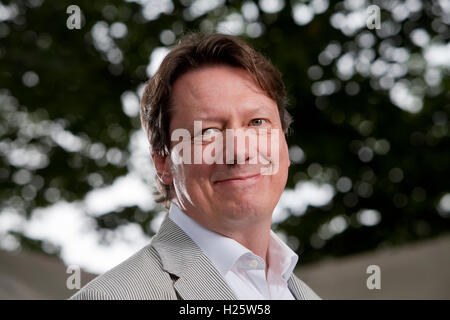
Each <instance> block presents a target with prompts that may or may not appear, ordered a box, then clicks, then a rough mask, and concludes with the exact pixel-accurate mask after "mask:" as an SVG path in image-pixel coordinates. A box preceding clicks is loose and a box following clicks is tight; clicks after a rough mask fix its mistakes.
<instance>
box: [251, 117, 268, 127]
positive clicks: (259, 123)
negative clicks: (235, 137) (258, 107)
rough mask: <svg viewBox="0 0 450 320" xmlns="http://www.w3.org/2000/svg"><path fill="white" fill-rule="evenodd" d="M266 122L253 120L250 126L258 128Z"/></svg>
mask: <svg viewBox="0 0 450 320" xmlns="http://www.w3.org/2000/svg"><path fill="white" fill-rule="evenodd" d="M266 122H267V121H266V120H265V119H253V120H252V121H250V124H251V125H252V126H255V127H260V126H262V125H263V124H264V123H266Z"/></svg>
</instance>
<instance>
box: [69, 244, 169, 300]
mask: <svg viewBox="0 0 450 320" xmlns="http://www.w3.org/2000/svg"><path fill="white" fill-rule="evenodd" d="M172 299H177V295H176V293H175V290H174V288H173V281H172V279H171V277H170V275H169V274H168V273H167V272H165V271H164V270H163V268H162V264H161V259H160V257H159V255H158V252H157V251H156V250H155V248H154V247H153V246H152V245H151V244H149V245H147V246H145V247H144V248H142V249H141V250H139V251H138V252H136V253H135V254H134V255H132V256H131V257H130V258H128V259H127V260H125V261H124V262H122V263H120V264H119V265H117V266H116V267H114V268H112V269H111V270H109V271H107V272H106V273H104V274H102V275H100V276H98V277H96V278H95V279H93V280H92V281H91V282H89V283H88V284H87V285H85V286H84V287H83V288H81V289H80V290H79V291H78V292H77V293H76V294H74V295H73V296H72V297H70V300H172Z"/></svg>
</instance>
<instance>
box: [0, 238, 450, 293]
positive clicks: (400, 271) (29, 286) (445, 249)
mask: <svg viewBox="0 0 450 320" xmlns="http://www.w3.org/2000/svg"><path fill="white" fill-rule="evenodd" d="M298 265H299V266H300V267H299V268H298V269H297V270H296V273H297V274H298V275H299V276H300V277H301V279H302V280H304V281H305V282H306V283H307V284H308V285H310V287H311V288H313V289H314V290H315V291H316V292H317V293H318V294H319V295H320V296H321V297H322V298H323V299H450V235H446V236H442V237H439V238H435V239H430V240H427V241H425V242H420V243H415V244H410V245H407V246H403V247H399V248H387V249H380V250H377V251H374V252H369V253H364V254H358V255H354V256H349V257H346V258H341V259H329V260H325V261H323V262H320V263H316V264H311V265H306V266H302V263H301V257H300V260H299V264H298ZM369 265H378V266H379V267H380V270H381V289H380V290H369V289H368V288H367V286H366V280H367V278H368V277H369V274H367V273H366V269H367V267H368V266H369ZM68 276H69V274H68V273H66V266H65V265H64V264H63V263H62V262H61V261H60V260H58V259H57V258H53V257H48V256H44V255H41V254H37V253H34V252H20V253H11V252H1V251H0V299H66V298H68V297H70V296H71V295H72V294H74V293H75V291H73V290H68V289H67V288H66V279H67V277H68ZM94 277H95V275H93V274H89V273H85V272H82V274H81V284H82V285H84V284H86V283H87V282H89V281H90V280H92V279H93V278H94Z"/></svg>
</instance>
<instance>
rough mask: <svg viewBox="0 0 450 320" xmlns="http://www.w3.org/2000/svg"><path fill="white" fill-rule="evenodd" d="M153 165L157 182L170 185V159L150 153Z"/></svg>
mask: <svg viewBox="0 0 450 320" xmlns="http://www.w3.org/2000/svg"><path fill="white" fill-rule="evenodd" d="M152 159H153V163H154V164H155V169H156V175H157V176H158V178H159V180H160V181H161V182H162V183H164V184H167V185H171V184H172V172H171V170H170V163H169V161H170V157H169V156H161V155H157V154H154V153H152Z"/></svg>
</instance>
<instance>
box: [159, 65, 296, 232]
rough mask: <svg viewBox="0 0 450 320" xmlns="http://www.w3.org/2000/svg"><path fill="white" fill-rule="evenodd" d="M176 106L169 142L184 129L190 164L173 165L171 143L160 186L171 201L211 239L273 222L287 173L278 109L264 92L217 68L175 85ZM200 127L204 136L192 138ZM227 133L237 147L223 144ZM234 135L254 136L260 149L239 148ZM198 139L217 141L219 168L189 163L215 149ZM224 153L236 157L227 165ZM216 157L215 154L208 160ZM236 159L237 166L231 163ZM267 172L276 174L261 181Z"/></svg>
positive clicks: (241, 73) (244, 77) (240, 73)
mask: <svg viewBox="0 0 450 320" xmlns="http://www.w3.org/2000/svg"><path fill="white" fill-rule="evenodd" d="M173 102H174V103H173V105H174V109H173V111H172V118H171V122H170V134H171V135H172V133H174V130H177V129H178V131H180V129H187V130H188V131H189V133H190V135H191V136H192V137H193V139H192V140H189V141H187V142H185V143H188V144H190V145H191V156H192V158H191V159H192V162H191V163H186V161H185V162H184V163H178V162H179V161H174V160H175V159H178V160H180V157H179V156H178V152H177V153H175V149H176V148H174V146H175V145H177V143H178V141H173V142H172V145H171V157H166V158H165V159H164V168H165V169H166V177H165V179H166V181H171V182H172V191H173V194H174V195H175V198H176V200H177V202H178V204H179V205H180V206H181V208H182V209H183V211H184V212H185V213H186V214H188V215H189V216H191V217H192V218H194V219H195V220H197V221H198V222H200V223H201V224H203V225H204V226H206V227H208V228H210V229H212V230H215V231H216V232H220V231H221V230H224V229H226V228H233V227H236V226H239V225H242V224H247V223H259V222H261V221H263V220H264V221H265V222H266V223H267V221H270V219H271V215H272V212H273V209H274V208H275V206H276V204H277V203H278V200H279V198H280V196H281V193H282V191H283V189H284V187H285V184H286V179H287V175H288V167H289V165H290V163H289V156H288V148H287V144H286V140H285V137H284V133H283V130H282V126H281V121H280V117H279V113H278V109H277V105H276V103H275V101H273V100H272V99H270V98H269V97H268V96H266V95H265V94H264V93H263V92H262V91H261V89H260V88H259V87H258V86H257V85H256V84H255V83H254V82H253V81H252V79H251V77H250V75H249V74H248V72H246V71H245V70H243V69H240V68H235V67H230V66H224V65H217V66H206V67H203V68H200V69H197V70H194V71H189V72H187V73H186V74H184V75H182V76H181V77H180V78H178V79H177V80H176V81H175V83H174V85H173ZM199 120H201V131H200V132H198V131H197V132H195V131H196V130H194V127H195V126H194V121H199ZM196 128H197V129H198V123H197V127H196ZM227 129H231V130H229V132H230V133H231V132H236V136H235V137H234V138H233V139H234V140H233V141H234V143H233V144H234V145H232V144H231V143H229V142H227V140H226V137H225V136H226V135H225V133H226V130H227ZM236 129H240V131H235V130H236ZM261 129H262V130H261ZM185 132H186V131H185ZM202 132H203V135H202ZM239 132H240V133H243V132H253V133H256V134H253V137H255V136H256V137H257V139H258V144H257V145H256V146H255V145H253V146H251V145H250V142H249V140H247V143H246V144H244V146H243V145H242V144H241V145H240V146H239V145H238V143H237V139H238V133H239ZM261 132H265V133H267V135H266V136H263V135H262V134H261ZM220 134H223V136H220ZM202 137H215V138H216V142H218V140H217V139H221V142H222V145H223V148H221V149H220V152H219V155H220V156H219V157H222V156H221V154H223V163H222V164H220V163H213V164H207V163H204V161H202V163H201V164H195V163H194V161H193V159H194V157H195V155H194V154H195V153H197V156H198V153H199V151H202V152H204V151H205V148H207V147H208V146H209V147H210V148H211V143H213V142H209V141H204V140H206V139H204V140H203V141H202ZM222 137H223V138H222ZM198 139H199V140H198ZM262 139H265V140H266V141H265V143H266V144H267V146H266V147H264V144H261V142H262V141H260V140H262ZM212 140H213V141H214V139H212ZM228 141H229V140H228ZM244 141H245V140H244ZM219 145H220V144H219ZM210 150H211V149H210ZM227 152H228V153H229V155H233V156H234V160H235V161H234V162H231V164H230V162H229V161H228V162H227V161H226V153H227ZM216 153H217V149H216V150H215V151H214V152H212V153H210V154H211V155H212V156H215V155H216ZM177 157H178V158H177ZM238 159H241V162H240V163H241V164H238V163H236V162H237V160H238ZM243 159H245V163H243V164H242V160H243ZM203 160H204V159H203ZM263 160H264V161H263ZM216 162H218V161H216ZM249 163H252V164H249ZM268 163H269V164H268ZM270 167H272V169H274V168H275V170H273V174H261V173H262V172H264V169H267V168H270ZM266 172H267V170H266Z"/></svg>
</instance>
